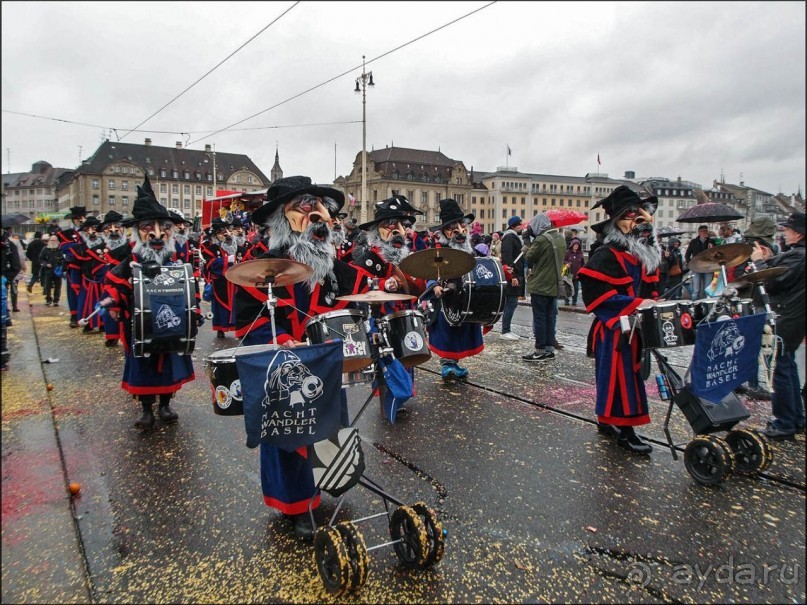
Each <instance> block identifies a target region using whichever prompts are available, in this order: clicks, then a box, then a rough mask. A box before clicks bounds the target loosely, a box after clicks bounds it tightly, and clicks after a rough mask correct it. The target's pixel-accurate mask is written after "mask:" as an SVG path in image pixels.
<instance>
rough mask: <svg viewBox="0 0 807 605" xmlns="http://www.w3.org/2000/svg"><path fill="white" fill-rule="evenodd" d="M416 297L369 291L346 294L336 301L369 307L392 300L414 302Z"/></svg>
mask: <svg viewBox="0 0 807 605" xmlns="http://www.w3.org/2000/svg"><path fill="white" fill-rule="evenodd" d="M416 298H417V296H411V295H409V294H397V293H395V292H382V291H381V290H370V291H369V292H365V293H364V294H346V295H345V296H337V297H336V300H347V301H350V302H361V303H369V304H371V305H381V304H383V303H385V302H391V301H394V300H414V299H416Z"/></svg>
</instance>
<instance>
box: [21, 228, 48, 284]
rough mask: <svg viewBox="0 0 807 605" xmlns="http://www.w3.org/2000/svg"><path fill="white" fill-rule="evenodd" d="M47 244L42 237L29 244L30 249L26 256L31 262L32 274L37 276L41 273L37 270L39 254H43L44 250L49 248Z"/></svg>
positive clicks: (27, 250)
mask: <svg viewBox="0 0 807 605" xmlns="http://www.w3.org/2000/svg"><path fill="white" fill-rule="evenodd" d="M47 245H48V244H47V242H45V240H43V239H42V238H41V237H38V238H36V239H35V240H34V241H32V242H31V243H30V244H28V248H27V249H26V250H25V256H26V257H27V258H28V260H29V261H31V272H32V273H33V274H34V275H36V274H37V273H39V271H38V270H37V269H38V268H39V253H40V252H42V248H45V247H47Z"/></svg>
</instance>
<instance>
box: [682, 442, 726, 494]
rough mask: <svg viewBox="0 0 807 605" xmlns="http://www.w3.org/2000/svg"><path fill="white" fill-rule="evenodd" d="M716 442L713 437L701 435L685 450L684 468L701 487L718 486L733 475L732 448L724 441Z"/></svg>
mask: <svg viewBox="0 0 807 605" xmlns="http://www.w3.org/2000/svg"><path fill="white" fill-rule="evenodd" d="M719 441H720V442H722V443H720V442H715V441H714V440H713V439H712V438H711V435H699V436H697V437H695V438H694V439H693V440H692V441H690V442H689V443H688V444H687V446H686V449H685V450H684V466H686V469H687V472H688V473H689V474H690V475H691V476H692V478H693V479H694V480H695V481H697V482H698V483H700V484H701V485H717V484H718V483H720V482H721V481H723V480H725V479H726V478H728V476H729V475H731V468H732V458H731V455H732V454H731V448H730V447H729V446H728V444H726V443H725V441H723V440H722V439H720V440H719Z"/></svg>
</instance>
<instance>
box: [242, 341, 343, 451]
mask: <svg viewBox="0 0 807 605" xmlns="http://www.w3.org/2000/svg"><path fill="white" fill-rule="evenodd" d="M343 360H344V355H343V353H342V343H341V341H337V342H330V343H325V344H318V345H312V346H307V347H296V348H292V349H276V350H266V351H258V352H256V353H245V354H242V355H236V356H235V364H236V367H237V368H238V376H239V377H240V379H241V396H242V402H243V405H244V426H245V428H246V432H247V447H250V448H252V447H257V446H258V445H259V444H261V443H266V444H268V445H274V446H276V447H279V448H282V449H284V450H286V451H294V450H296V449H297V448H300V447H303V446H306V445H310V444H312V443H316V442H317V441H322V440H324V439H327V438H328V437H330V436H331V435H333V434H335V433H336V432H337V431H338V430H339V421H340V416H341V407H340V400H341V399H340V398H341V389H342V363H343Z"/></svg>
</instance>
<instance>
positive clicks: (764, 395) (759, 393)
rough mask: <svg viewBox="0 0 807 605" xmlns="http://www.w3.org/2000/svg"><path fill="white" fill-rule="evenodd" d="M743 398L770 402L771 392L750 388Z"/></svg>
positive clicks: (760, 388) (759, 388)
mask: <svg viewBox="0 0 807 605" xmlns="http://www.w3.org/2000/svg"><path fill="white" fill-rule="evenodd" d="M745 396H746V397H748V398H749V399H756V400H759V401H770V400H771V392H770V391H768V390H766V389H763V388H762V387H752V388H750V389H748V391H747V392H746V394H745Z"/></svg>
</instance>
